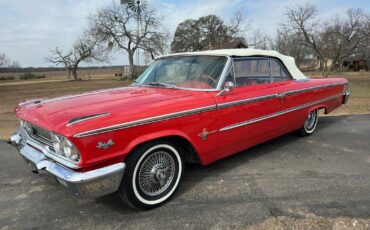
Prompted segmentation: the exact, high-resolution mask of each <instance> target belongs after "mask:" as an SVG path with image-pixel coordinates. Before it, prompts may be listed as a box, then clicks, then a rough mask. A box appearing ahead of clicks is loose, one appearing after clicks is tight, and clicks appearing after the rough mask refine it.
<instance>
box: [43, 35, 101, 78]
mask: <svg viewBox="0 0 370 230" xmlns="http://www.w3.org/2000/svg"><path fill="white" fill-rule="evenodd" d="M106 60H107V58H106V53H105V52H104V49H103V48H102V47H100V46H99V44H98V41H96V40H93V39H90V38H85V39H80V40H78V41H77V42H76V43H75V44H74V45H73V47H72V49H70V50H69V51H67V52H63V50H61V49H58V47H56V48H55V50H53V51H52V52H51V55H50V56H49V57H47V58H46V61H47V62H51V63H53V64H56V65H60V64H63V65H64V67H65V69H66V71H67V72H68V75H69V77H70V74H71V73H72V80H80V78H79V77H78V75H77V70H78V65H79V64H80V63H81V62H93V61H94V62H105V61H106Z"/></svg>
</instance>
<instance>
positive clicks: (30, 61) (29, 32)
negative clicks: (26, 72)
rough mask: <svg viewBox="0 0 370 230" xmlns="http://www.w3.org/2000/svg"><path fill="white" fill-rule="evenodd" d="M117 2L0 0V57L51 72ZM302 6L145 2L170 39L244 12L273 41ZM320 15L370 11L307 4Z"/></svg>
mask: <svg viewBox="0 0 370 230" xmlns="http://www.w3.org/2000/svg"><path fill="white" fill-rule="evenodd" d="M114 1H116V2H119V0H78V1H76V0H32V1H30V0H0V53H2V52H4V53H6V54H7V55H8V56H9V57H10V58H11V59H13V60H17V61H18V62H19V63H20V64H21V65H22V67H28V66H34V67H37V66H50V63H45V62H44V57H45V56H47V55H48V54H49V50H50V49H52V48H54V47H56V46H58V47H60V48H64V49H67V48H69V47H70V46H71V45H72V44H73V42H74V41H75V40H76V39H77V38H78V37H80V36H81V33H82V31H83V29H84V27H85V26H86V17H87V16H88V15H89V14H90V13H93V12H94V11H95V10H96V9H97V8H98V7H103V6H104V5H107V4H111V3H112V2H114ZM302 2H305V1H304V0H198V1H197V0H186V1H180V0H175V1H170V0H149V5H151V6H152V7H155V8H157V11H158V12H159V14H160V15H161V16H163V17H164V26H165V27H166V28H168V30H169V32H170V33H173V32H174V30H175V29H176V26H177V24H178V23H179V22H181V21H183V20H185V19H187V18H198V17H200V16H203V15H207V14H216V15H219V16H220V17H222V18H223V19H224V20H226V21H227V20H229V18H230V16H231V15H232V14H233V12H235V10H237V9H245V10H246V12H247V17H248V20H249V22H250V23H251V26H252V27H253V28H254V29H259V30H261V31H262V32H263V33H266V34H268V35H273V34H274V33H275V32H276V27H277V26H278V24H279V23H280V22H281V20H282V17H283V15H282V14H283V11H284V8H285V7H287V6H290V5H295V4H297V3H302ZM308 2H312V3H315V4H317V5H318V6H319V9H320V18H321V20H328V19H329V18H331V17H332V16H334V15H335V14H338V15H340V14H343V13H345V11H346V9H348V8H350V7H355V8H362V9H364V10H365V11H368V12H369V11H370V1H369V0H350V1H349V0H321V1H320V0H309V1H308ZM112 56H113V59H112V61H111V64H112V65H121V64H126V63H127V58H126V57H125V55H124V54H114V55H112Z"/></svg>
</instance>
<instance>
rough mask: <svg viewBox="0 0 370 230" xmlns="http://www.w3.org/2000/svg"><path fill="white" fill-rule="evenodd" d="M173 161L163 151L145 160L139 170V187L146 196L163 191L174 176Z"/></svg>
mask: <svg viewBox="0 0 370 230" xmlns="http://www.w3.org/2000/svg"><path fill="white" fill-rule="evenodd" d="M175 168H176V166H175V161H174V159H173V158H172V156H171V155H170V154H169V153H167V152H164V151H159V152H154V153H152V154H151V155H150V156H149V157H148V158H146V159H145V161H144V162H143V164H142V165H141V167H140V170H139V178H138V180H139V181H138V182H139V187H140V189H141V191H142V192H143V193H144V194H146V195H148V196H156V195H159V194H161V193H162V192H163V191H165V190H166V189H167V188H168V186H169V185H170V184H171V182H172V180H173V178H174V176H175Z"/></svg>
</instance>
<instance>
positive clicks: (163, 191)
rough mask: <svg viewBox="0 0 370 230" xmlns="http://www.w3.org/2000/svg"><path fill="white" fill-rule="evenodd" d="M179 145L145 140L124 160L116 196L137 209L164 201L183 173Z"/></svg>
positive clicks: (152, 206)
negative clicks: (146, 141)
mask: <svg viewBox="0 0 370 230" xmlns="http://www.w3.org/2000/svg"><path fill="white" fill-rule="evenodd" d="M181 152H182V151H181V148H180V146H177V145H176V144H174V143H172V142H169V141H155V142H150V143H146V144H144V145H142V146H140V147H138V148H137V149H135V150H134V151H133V152H132V153H131V154H130V155H129V157H128V159H127V160H126V170H125V173H124V176H123V179H122V184H121V187H120V190H119V195H120V197H121V198H122V199H123V200H124V201H126V202H127V203H128V204H129V205H130V206H132V207H134V208H137V209H150V208H154V207H157V206H160V205H162V204H163V203H165V202H166V201H168V200H169V199H170V198H171V196H172V195H173V194H174V192H175V191H176V189H177V187H178V186H179V183H180V180H181V176H182V173H183V169H184V167H183V160H182V157H181Z"/></svg>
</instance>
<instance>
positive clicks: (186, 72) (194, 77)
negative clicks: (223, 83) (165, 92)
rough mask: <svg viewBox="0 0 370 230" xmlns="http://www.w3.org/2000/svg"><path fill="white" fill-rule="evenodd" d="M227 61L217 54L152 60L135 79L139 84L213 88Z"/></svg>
mask: <svg viewBox="0 0 370 230" xmlns="http://www.w3.org/2000/svg"><path fill="white" fill-rule="evenodd" d="M226 61H227V58H226V57H219V56H177V57H166V58H161V59H158V60H156V61H154V62H153V63H152V64H151V65H150V66H149V67H148V68H147V69H146V70H145V72H144V73H143V74H142V75H141V76H140V77H139V78H138V79H137V80H136V83H137V84H140V85H151V86H157V87H172V88H177V87H181V88H194V89H215V88H216V87H217V83H218V80H219V78H220V76H221V73H222V70H223V68H224V66H225V63H226Z"/></svg>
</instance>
